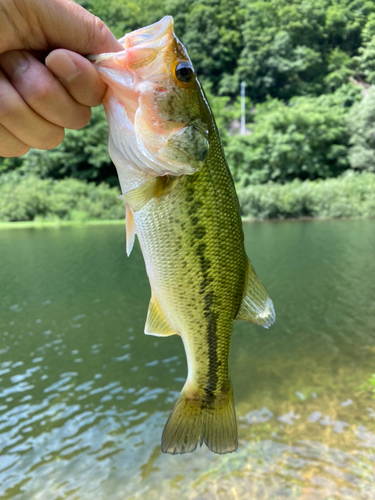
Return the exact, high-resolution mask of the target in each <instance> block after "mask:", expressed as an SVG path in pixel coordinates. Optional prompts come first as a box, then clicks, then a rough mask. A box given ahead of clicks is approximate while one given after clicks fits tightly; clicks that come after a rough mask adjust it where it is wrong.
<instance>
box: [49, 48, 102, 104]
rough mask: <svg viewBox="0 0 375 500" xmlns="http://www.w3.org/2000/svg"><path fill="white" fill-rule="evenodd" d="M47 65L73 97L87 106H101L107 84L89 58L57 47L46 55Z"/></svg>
mask: <svg viewBox="0 0 375 500" xmlns="http://www.w3.org/2000/svg"><path fill="white" fill-rule="evenodd" d="M46 66H47V68H48V69H49V70H50V71H51V72H52V73H53V74H54V75H55V76H56V77H57V78H58V79H59V80H60V82H61V83H62V84H63V85H64V87H65V88H66V90H67V91H68V92H69V94H70V95H71V96H72V97H73V99H75V100H76V101H77V102H79V103H80V104H84V105H85V106H90V107H94V106H99V104H100V103H101V101H102V98H103V96H104V94H105V91H106V89H107V85H106V84H105V83H104V82H103V81H102V79H101V78H100V76H99V73H98V72H97V71H96V69H95V68H94V66H93V65H92V64H91V63H90V62H89V61H88V60H87V59H85V58H84V57H82V56H80V55H78V54H75V53H74V52H71V51H69V50H64V49H57V50H54V51H53V52H51V53H50V54H49V55H48V56H47V57H46Z"/></svg>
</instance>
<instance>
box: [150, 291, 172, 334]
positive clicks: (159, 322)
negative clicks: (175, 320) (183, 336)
mask: <svg viewBox="0 0 375 500" xmlns="http://www.w3.org/2000/svg"><path fill="white" fill-rule="evenodd" d="M145 334H146V335H155V336H156V337H169V336H170V335H176V332H175V331H174V330H173V329H172V327H171V326H170V324H169V323H168V321H167V320H166V318H165V316H164V314H163V312H162V310H161V309H160V306H159V304H158V303H157V301H156V299H155V297H154V296H153V295H152V296H151V300H150V304H149V306H148V312H147V319H146V325H145Z"/></svg>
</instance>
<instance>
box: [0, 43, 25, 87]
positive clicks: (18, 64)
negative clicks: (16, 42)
mask: <svg viewBox="0 0 375 500" xmlns="http://www.w3.org/2000/svg"><path fill="white" fill-rule="evenodd" d="M0 64H1V67H2V68H3V70H4V71H5V73H6V74H7V76H8V78H10V79H11V80H15V79H16V78H17V77H18V76H19V75H20V74H21V73H23V72H24V71H25V70H26V69H27V68H28V66H29V60H28V58H27V57H26V56H25V55H24V54H23V52H21V51H20V50H10V51H8V52H4V53H3V54H1V58H0Z"/></svg>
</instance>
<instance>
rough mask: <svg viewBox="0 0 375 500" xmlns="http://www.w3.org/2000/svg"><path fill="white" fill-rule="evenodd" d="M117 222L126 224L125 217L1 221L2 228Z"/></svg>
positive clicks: (101, 224)
mask: <svg viewBox="0 0 375 500" xmlns="http://www.w3.org/2000/svg"><path fill="white" fill-rule="evenodd" d="M115 224H125V219H115V220H101V219H93V220H86V221H74V220H54V221H43V220H42V221H40V220H30V221H18V222H0V230H1V229H27V228H45V227H56V228H59V227H67V226H110V225H115Z"/></svg>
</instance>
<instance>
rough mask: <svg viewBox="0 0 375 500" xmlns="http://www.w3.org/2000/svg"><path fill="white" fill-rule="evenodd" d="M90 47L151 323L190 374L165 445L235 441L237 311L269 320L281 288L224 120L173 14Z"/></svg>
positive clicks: (217, 447) (178, 449) (171, 448)
mask: <svg viewBox="0 0 375 500" xmlns="http://www.w3.org/2000/svg"><path fill="white" fill-rule="evenodd" d="M120 43H121V44H122V45H123V47H124V50H123V51H120V52H117V53H111V54H100V55H98V56H91V57H90V59H91V60H92V61H93V63H94V64H95V66H96V68H97V70H98V71H99V73H100V75H101V77H102V79H103V80H104V81H105V82H106V83H107V84H108V90H107V93H106V95H105V97H104V99H103V105H104V109H105V111H106V114H107V118H108V123H109V153H110V156H111V158H112V160H113V162H114V164H115V165H116V168H117V172H118V176H119V180H120V184H121V189H122V193H123V195H122V198H123V200H124V202H125V206H126V233H127V253H128V255H129V254H130V252H131V249H132V247H133V243H134V237H135V234H137V236H138V239H139V243H140V246H141V249H142V253H143V257H144V260H145V264H146V270H147V274H148V277H149V280H150V285H151V301H150V305H149V309H148V314H147V320H146V326H145V333H146V334H147V335H156V336H165V337H167V336H169V335H175V334H177V335H180V336H181V338H182V341H183V344H184V347H185V351H186V356H187V362H188V377H187V380H186V383H185V385H184V387H183V389H182V391H181V394H180V395H179V397H178V399H177V401H176V403H175V406H174V408H173V410H172V412H171V414H170V417H169V419H168V421H167V423H166V425H165V428H164V432H163V436H162V451H163V452H167V453H187V452H191V451H194V450H195V448H196V447H197V444H198V443H200V444H201V445H202V443H203V442H205V443H206V445H207V446H208V448H209V449H210V450H212V451H213V452H215V453H228V452H232V451H235V450H236V449H237V446H238V439H237V424H236V416H235V409H234V404H233V394H232V386H231V382H230V379H229V375H228V358H229V348H230V341H231V335H232V324H233V321H234V320H235V319H241V320H246V321H250V322H252V323H255V324H258V325H260V326H263V327H266V328H268V327H269V326H270V325H271V324H272V323H273V322H274V321H275V312H274V308H273V303H272V300H271V299H270V297H269V295H268V293H267V291H266V289H265V287H264V286H263V284H262V283H261V282H260V281H259V279H258V278H257V276H256V274H255V271H254V269H253V267H252V265H251V263H250V261H249V259H248V258H247V256H246V254H245V249H244V237H243V231H242V224H241V217H240V208H239V203H238V200H237V196H236V191H235V188H234V184H233V180H232V178H231V175H230V172H229V169H228V166H227V163H226V160H225V157H224V153H223V149H222V146H221V143H220V138H219V134H218V130H217V128H216V124H215V120H214V117H213V116H212V113H211V110H210V107H209V105H208V102H207V99H206V97H205V94H204V92H203V90H202V87H201V85H200V83H199V81H198V79H197V76H196V73H195V71H194V68H193V65H192V63H191V61H190V59H189V56H188V54H187V52H186V50H185V48H184V46H183V45H182V44H181V43H180V41H179V40H178V38H177V37H176V36H175V34H174V31H173V19H172V17H170V16H167V17H164V18H163V19H161V21H159V22H157V23H155V24H153V25H151V26H147V27H145V28H142V29H139V30H136V31H133V32H131V33H128V34H127V35H125V36H124V37H123V38H122V39H120Z"/></svg>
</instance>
